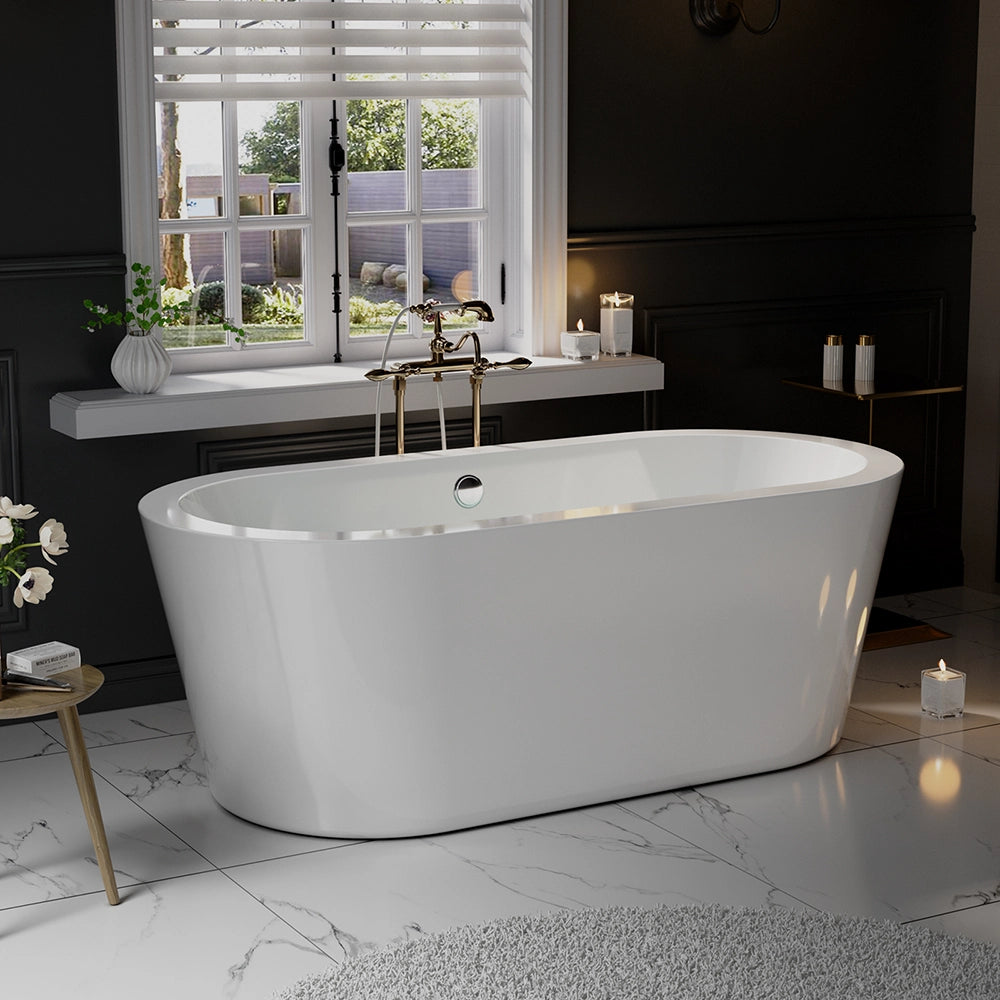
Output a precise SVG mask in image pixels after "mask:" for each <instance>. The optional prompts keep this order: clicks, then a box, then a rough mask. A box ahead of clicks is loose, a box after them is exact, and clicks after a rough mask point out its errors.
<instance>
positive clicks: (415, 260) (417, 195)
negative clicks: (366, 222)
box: [406, 97, 424, 329]
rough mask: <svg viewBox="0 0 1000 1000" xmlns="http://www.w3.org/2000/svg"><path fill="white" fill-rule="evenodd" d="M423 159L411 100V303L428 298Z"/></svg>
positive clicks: (416, 103)
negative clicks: (425, 261)
mask: <svg viewBox="0 0 1000 1000" xmlns="http://www.w3.org/2000/svg"><path fill="white" fill-rule="evenodd" d="M422 159H423V157H422V135H421V104H420V99H419V98H412V97H411V98H408V99H407V101H406V197H407V207H408V208H409V210H410V215H411V217H412V219H413V221H412V222H411V223H410V225H409V226H408V228H407V251H408V253H407V257H408V259H409V267H408V273H407V278H406V294H407V299H408V301H409V302H411V303H413V302H420V301H422V300H423V297H424V284H423V274H424V240H423V232H422V226H421V216H422V214H423V200H424V199H423V188H422V186H421V174H420V165H421V161H422ZM413 322H414V323H417V322H418V321H417V320H414V321H413ZM418 329H419V327H418Z"/></svg>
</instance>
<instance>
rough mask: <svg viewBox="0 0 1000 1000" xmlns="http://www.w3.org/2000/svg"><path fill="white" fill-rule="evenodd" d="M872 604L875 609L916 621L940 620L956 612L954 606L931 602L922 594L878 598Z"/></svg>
mask: <svg viewBox="0 0 1000 1000" xmlns="http://www.w3.org/2000/svg"><path fill="white" fill-rule="evenodd" d="M874 603H875V606H876V607H879V608H885V609H886V610H887V611H896V612H898V613H899V614H901V615H906V616H907V617H908V618H916V619H917V620H918V621H930V620H931V619H933V618H940V617H941V616H942V615H953V614H954V613H955V611H956V610H957V608H956V606H955V605H954V604H943V603H941V602H940V601H933V600H930V599H929V598H927V597H926V595H924V594H898V595H896V596H894V597H880V598H878V599H877V600H876V601H875V602H874Z"/></svg>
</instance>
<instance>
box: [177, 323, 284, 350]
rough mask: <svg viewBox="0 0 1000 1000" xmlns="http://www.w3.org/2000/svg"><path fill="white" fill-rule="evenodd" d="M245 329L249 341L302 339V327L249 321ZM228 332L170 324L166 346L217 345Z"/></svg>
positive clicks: (211, 327) (217, 328)
mask: <svg viewBox="0 0 1000 1000" xmlns="http://www.w3.org/2000/svg"><path fill="white" fill-rule="evenodd" d="M243 329H244V330H245V331H246V334H247V343H250V344H273V343H275V342H276V341H281V340H302V327H301V326H300V325H298V326H278V325H267V324H261V323H248V324H246V325H244V327H243ZM225 342H226V334H225V331H224V330H223V329H222V328H221V327H220V326H210V325H207V324H199V325H197V326H195V327H187V326H168V327H167V328H166V329H165V330H164V331H163V346H164V347H210V346H214V347H217V346H219V345H221V344H225Z"/></svg>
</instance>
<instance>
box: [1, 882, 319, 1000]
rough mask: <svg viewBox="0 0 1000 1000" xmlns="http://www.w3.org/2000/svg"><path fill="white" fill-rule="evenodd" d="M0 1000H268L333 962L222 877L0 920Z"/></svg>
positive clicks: (22, 911)
mask: <svg viewBox="0 0 1000 1000" xmlns="http://www.w3.org/2000/svg"><path fill="white" fill-rule="evenodd" d="M0 941H2V942H3V992H4V996H6V997H10V998H12V1000H14V998H23V1000H61V998H69V997H72V998H77V1000H79V998H91V1000H97V998H102V1000H134V998H137V997H141V998H142V1000H178V998H184V1000H269V998H270V997H272V996H273V994H274V993H275V991H277V990H278V989H281V988H284V987H286V986H290V985H291V984H292V983H294V982H295V981H297V980H298V979H301V978H303V977H304V976H308V975H311V974H313V973H316V972H320V971H322V970H323V969H325V968H327V967H328V966H329V964H330V960H329V958H328V957H327V956H326V955H324V954H322V953H321V952H320V951H318V950H317V949H316V948H314V947H313V946H311V945H310V944H309V942H308V941H306V940H305V939H304V938H302V936H301V935H300V934H298V933H297V932H296V931H295V930H293V929H292V928H291V927H289V926H288V925H287V924H285V923H284V921H282V920H280V919H279V918H278V917H276V916H275V915H274V914H273V913H271V911H270V910H268V909H267V908H266V907H264V906H262V905H261V904H260V903H258V902H257V901H256V900H255V899H253V898H251V897H250V896H248V895H247V894H246V893H245V892H244V891H243V890H242V889H240V888H239V887H238V886H236V885H234V884H233V882H232V881H230V880H229V879H228V878H226V876H225V875H223V874H222V873H221V872H207V873H205V874H202V875H194V876H190V877H188V878H184V879H172V880H168V881H164V882H156V883H153V884H151V885H143V886H137V887H134V888H130V889H126V890H125V891H124V892H123V893H122V901H121V903H120V904H119V905H118V906H108V905H107V903H106V902H105V901H104V896H103V895H99V896H98V895H94V896H83V897H78V898H76V899H67V900H58V901H54V902H48V903H39V904H37V905H35V906H25V907H19V908H17V909H13V910H3V911H0Z"/></svg>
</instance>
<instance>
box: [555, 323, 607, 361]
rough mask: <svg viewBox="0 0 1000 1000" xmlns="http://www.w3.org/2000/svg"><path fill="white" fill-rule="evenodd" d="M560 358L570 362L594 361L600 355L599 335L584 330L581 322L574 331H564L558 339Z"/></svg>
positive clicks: (592, 331)
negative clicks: (567, 359)
mask: <svg viewBox="0 0 1000 1000" xmlns="http://www.w3.org/2000/svg"><path fill="white" fill-rule="evenodd" d="M559 344H560V347H561V348H562V356H563V357H564V358H569V359H570V360H571V361H596V360H597V358H598V357H599V356H600V353H601V335H600V334H599V333H596V332H595V331H594V330H584V328H583V320H582V319H581V320H580V321H579V322H578V323H577V324H576V329H575V330H564V331H563V333H562V334H560V337H559Z"/></svg>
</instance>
